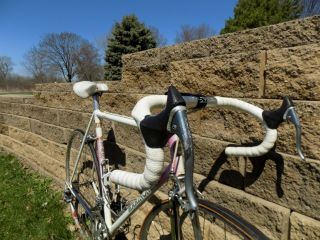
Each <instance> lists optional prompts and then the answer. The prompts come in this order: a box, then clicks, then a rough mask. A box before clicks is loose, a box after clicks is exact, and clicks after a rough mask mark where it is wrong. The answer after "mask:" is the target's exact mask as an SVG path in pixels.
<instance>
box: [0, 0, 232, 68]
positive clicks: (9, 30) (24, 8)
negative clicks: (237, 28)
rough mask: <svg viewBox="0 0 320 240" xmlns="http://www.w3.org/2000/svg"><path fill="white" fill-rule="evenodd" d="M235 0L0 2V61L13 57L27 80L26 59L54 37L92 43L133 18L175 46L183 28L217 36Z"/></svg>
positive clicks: (42, 0) (11, 0)
mask: <svg viewBox="0 0 320 240" xmlns="http://www.w3.org/2000/svg"><path fill="white" fill-rule="evenodd" d="M236 2H237V0H225V1H221V0H220V1H218V0H198V1H196V0H184V1H182V0H180V1H178V0H161V1H160V0H158V1H156V0H0V56H2V55H6V56H9V57H11V59H12V60H13V62H14V64H15V66H14V72H15V73H19V74H26V72H25V70H24V68H23V66H22V61H23V56H24V54H25V53H26V52H27V51H28V50H29V49H30V48H31V47H32V46H35V45H37V43H38V42H39V41H40V39H41V38H42V37H43V36H44V35H45V34H46V33H50V32H57V33H59V32H64V31H68V32H74V33H76V34H79V35H80V36H82V37H83V38H85V39H87V40H89V41H90V42H92V43H96V41H97V39H99V38H100V39H101V38H103V37H104V36H106V34H107V33H108V32H110V31H111V29H112V26H113V24H114V23H115V22H117V21H120V20H121V18H122V17H123V16H125V15H128V14H135V15H136V16H137V17H138V18H139V20H140V21H142V22H144V23H145V24H146V25H147V26H153V27H156V28H158V29H159V32H160V34H161V35H163V36H164V37H165V38H166V39H167V42H168V45H170V44H173V43H174V39H175V36H176V33H177V32H178V31H179V30H180V28H181V26H182V25H185V24H187V25H191V26H197V25H200V24H203V23H204V24H207V25H209V26H211V27H212V28H213V29H214V30H215V32H216V33H219V32H220V30H221V28H223V26H224V23H225V20H226V19H228V18H229V17H232V16H233V8H234V6H235V4H236Z"/></svg>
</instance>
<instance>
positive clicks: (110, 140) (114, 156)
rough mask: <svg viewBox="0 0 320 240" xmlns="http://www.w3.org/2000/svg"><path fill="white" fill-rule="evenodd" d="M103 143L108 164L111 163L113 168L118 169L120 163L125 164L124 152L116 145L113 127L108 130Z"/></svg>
mask: <svg viewBox="0 0 320 240" xmlns="http://www.w3.org/2000/svg"><path fill="white" fill-rule="evenodd" d="M103 145H104V154H105V157H106V159H109V164H110V165H113V166H114V168H115V169H119V167H120V165H121V166H125V165H126V154H125V152H124V150H122V149H121V148H120V147H119V146H118V145H117V142H116V136H115V134H114V130H113V128H111V129H110V130H109V132H108V135H107V138H106V140H105V141H104V142H103Z"/></svg>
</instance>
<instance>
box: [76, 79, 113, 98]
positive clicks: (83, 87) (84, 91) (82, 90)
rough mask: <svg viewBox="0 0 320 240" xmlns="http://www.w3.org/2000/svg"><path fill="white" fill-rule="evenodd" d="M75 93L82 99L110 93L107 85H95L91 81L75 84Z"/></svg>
mask: <svg viewBox="0 0 320 240" xmlns="http://www.w3.org/2000/svg"><path fill="white" fill-rule="evenodd" d="M73 91H74V93H75V94H77V95H78V96H79V97H81V98H87V97H89V96H93V95H94V94H96V93H103V92H107V91H108V86H107V84H104V83H94V82H89V81H81V82H77V83H75V84H73Z"/></svg>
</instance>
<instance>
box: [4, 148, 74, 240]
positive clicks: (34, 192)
mask: <svg viewBox="0 0 320 240" xmlns="http://www.w3.org/2000/svg"><path fill="white" fill-rule="evenodd" d="M49 185H50V181H49V180H47V179H43V177H39V176H37V175H35V174H30V173H27V172H26V170H25V169H24V168H23V166H22V165H21V164H20V163H19V161H18V160H17V159H16V158H14V157H13V156H10V155H5V154H3V153H0V239H2V240H6V239H8V240H9V239H10V240H12V239H28V240H31V239H35V240H37V239H46V240H47V239H71V238H72V234H71V232H70V231H69V230H67V224H68V222H70V220H68V219H67V218H66V217H65V216H64V215H63V203H61V201H60V199H61V197H60V196H59V195H58V194H57V193H54V192H53V191H52V190H51V189H50V187H49Z"/></svg>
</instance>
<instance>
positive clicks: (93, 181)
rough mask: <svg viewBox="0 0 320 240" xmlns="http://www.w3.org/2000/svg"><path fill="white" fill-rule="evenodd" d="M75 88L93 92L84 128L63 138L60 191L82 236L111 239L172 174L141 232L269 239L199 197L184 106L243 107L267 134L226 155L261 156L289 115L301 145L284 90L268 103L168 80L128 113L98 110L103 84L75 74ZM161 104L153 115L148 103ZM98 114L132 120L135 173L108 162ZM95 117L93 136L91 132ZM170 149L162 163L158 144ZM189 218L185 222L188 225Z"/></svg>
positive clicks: (145, 236) (145, 235)
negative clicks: (197, 91)
mask: <svg viewBox="0 0 320 240" xmlns="http://www.w3.org/2000/svg"><path fill="white" fill-rule="evenodd" d="M73 90H74V92H75V93H76V94H77V95H78V96H80V97H82V98H87V97H90V96H91V97H92V99H93V109H94V110H93V113H92V115H91V118H90V120H89V123H88V125H87V128H86V130H85V131H82V130H75V131H74V132H73V133H72V135H71V138H70V141H69V143H68V145H67V154H66V155H67V156H66V184H65V190H64V198H65V200H66V202H68V203H69V204H70V206H71V211H72V216H73V218H74V220H75V223H76V225H77V226H78V227H79V229H80V230H81V233H82V235H83V236H86V237H89V238H92V239H112V238H113V237H114V236H115V235H116V234H117V233H119V232H121V231H124V229H125V228H126V227H127V225H128V224H129V222H128V220H129V219H130V217H131V215H132V214H133V213H134V212H135V211H136V210H137V209H139V208H140V207H141V206H142V204H143V203H145V202H146V201H147V200H148V199H149V198H150V197H151V196H153V194H154V193H155V192H156V191H157V190H158V189H159V188H160V187H161V186H162V185H163V184H164V183H166V182H167V181H169V180H170V181H172V188H171V189H170V191H169V193H168V199H167V200H165V201H163V202H161V203H160V204H158V205H156V206H155V207H154V208H153V209H152V210H151V211H150V212H149V214H148V215H147V217H146V218H145V220H144V222H143V224H142V226H141V231H140V236H139V238H140V239H177V240H180V239H199V240H201V239H216V238H218V237H224V238H227V237H228V238H229V237H232V239H233V238H235V239H238V238H240V239H267V237H266V236H265V235H264V234H263V233H262V232H261V231H259V230H258V229H257V228H255V227H254V226H253V225H252V224H250V223H248V222H247V221H245V220H244V219H242V218H241V217H239V216H237V215H236V214H234V213H233V212H231V211H230V210H228V209H226V208H224V207H221V206H219V205H217V204H214V203H211V202H209V201H207V200H204V199H202V198H201V193H200V192H198V191H197V189H196V188H195V187H194V183H193V167H194V149H193V143H192V135H191V132H190V128H189V124H188V120H187V109H194V110H197V109H202V108H204V107H212V106H215V107H229V108H230V107H231V108H233V109H237V110H241V111H244V112H247V113H249V114H251V115H253V116H254V117H256V118H257V119H258V120H260V121H261V122H262V123H263V126H264V128H265V129H266V135H265V137H264V140H263V141H262V143H261V144H260V145H258V146H251V147H242V146H240V147H234V146H228V147H227V148H226V149H225V153H226V155H235V156H248V157H254V156H261V155H263V154H265V153H267V152H268V151H269V150H270V149H271V148H272V147H273V146H274V143H275V141H276V139H277V128H278V126H279V125H280V124H281V123H282V122H283V121H285V120H289V121H290V122H292V123H293V124H294V125H295V128H296V148H297V151H298V153H299V156H300V157H301V158H302V159H304V156H303V153H302V150H301V127H300V122H299V119H298V117H297V114H296V112H295V109H294V105H293V102H292V101H291V100H290V98H288V97H285V98H284V100H283V104H282V106H281V107H280V108H279V109H276V110H274V111H263V110H262V109H260V108H259V107H256V106H254V105H252V104H249V103H246V102H244V101H241V100H237V99H234V98H225V97H205V96H202V95H193V94H183V93H179V92H178V91H177V90H176V89H175V88H174V87H173V86H170V87H169V89H168V92H167V94H166V95H151V96H146V97H144V98H142V99H141V100H139V101H138V102H137V104H136V105H135V107H134V108H133V110H132V116H133V118H131V117H127V116H122V115H118V114H115V113H110V112H101V111H100V105H99V97H100V96H101V95H102V94H103V93H104V92H107V90H108V87H107V85H106V84H102V83H93V82H87V81H83V82H78V83H75V84H74V86H73ZM159 106H165V107H164V109H163V110H162V111H161V112H160V113H159V114H157V115H152V114H151V109H152V108H154V107H159ZM101 119H107V120H110V121H115V122H119V123H123V124H127V125H130V126H134V127H138V128H139V129H140V132H141V135H142V137H143V139H144V143H145V149H146V164H145V168H144V172H143V173H141V174H138V173H132V172H127V171H123V170H119V169H112V168H111V166H110V165H109V162H108V159H106V158H105V155H104V146H103V138H102V128H101V122H100V121H101ZM93 122H94V123H95V136H92V135H90V134H89V129H90V128H91V126H92V123H93ZM166 145H168V147H169V149H170V163H169V165H168V166H166V167H164V151H163V148H164V147H165V146H166ZM120 186H123V187H126V188H130V189H135V190H138V191H139V192H140V193H141V194H140V196H139V197H138V198H137V199H136V200H134V201H133V202H132V203H130V204H129V203H128V202H127V201H126V200H125V198H124V197H123V195H122V194H121V193H122V190H121V188H120ZM190 226H191V227H190Z"/></svg>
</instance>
